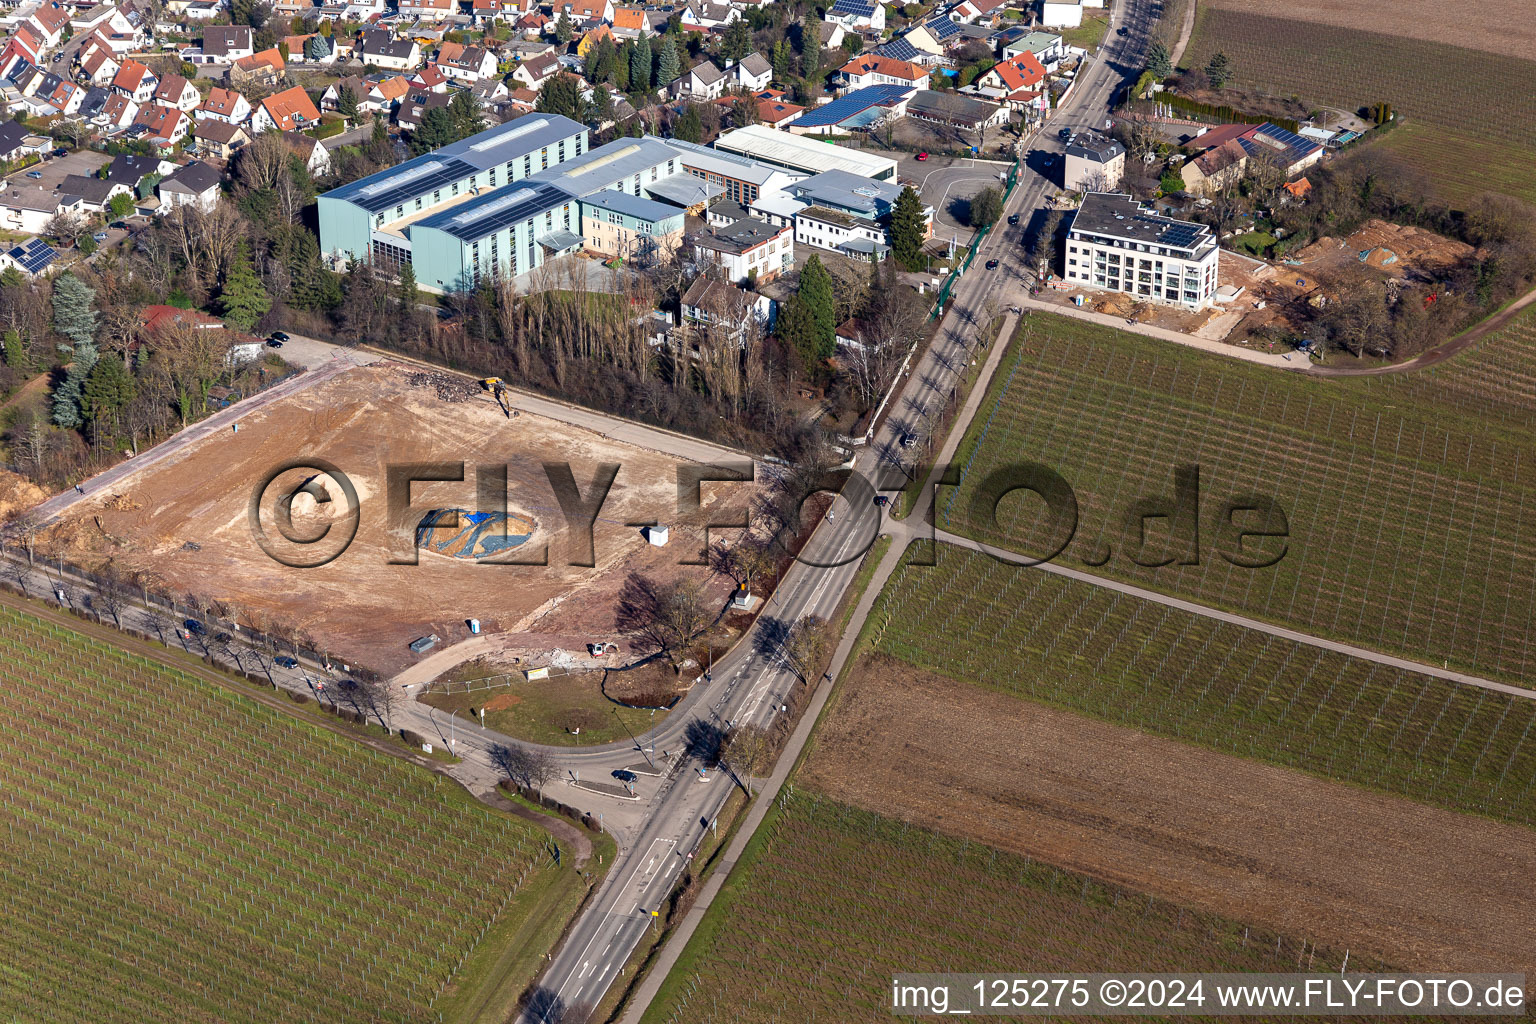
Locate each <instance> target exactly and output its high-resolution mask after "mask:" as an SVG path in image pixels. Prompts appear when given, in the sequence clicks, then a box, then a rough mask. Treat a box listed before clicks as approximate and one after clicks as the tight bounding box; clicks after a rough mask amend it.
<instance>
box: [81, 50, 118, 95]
mask: <svg viewBox="0 0 1536 1024" xmlns="http://www.w3.org/2000/svg"><path fill="white" fill-rule="evenodd" d="M83 52H85V56H84V57H83V58H82V59H81V61H80V70H81V71H82V72H84V73H85V76H86V78H87V79H89V80H90V83H91V84H92V85H99V86H102V87H104V88H105V87H108V86H111V84H112V82H113V80H114V79H115V78H117V74H118V72H119V71H121V70H122V67H123V65H122V62H121V61H119V60H118V59H117V55H116V54H114V53H113V52H112V50H111V49H110V48H108V47H106V46H93V47H91V48H90V50H89V51H83Z"/></svg>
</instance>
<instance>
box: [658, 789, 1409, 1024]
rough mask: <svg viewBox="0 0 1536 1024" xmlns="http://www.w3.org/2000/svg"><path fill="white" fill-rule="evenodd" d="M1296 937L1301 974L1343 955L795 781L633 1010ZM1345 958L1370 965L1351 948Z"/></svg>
mask: <svg viewBox="0 0 1536 1024" xmlns="http://www.w3.org/2000/svg"><path fill="white" fill-rule="evenodd" d="M1303 948H1305V949H1306V950H1307V954H1306V955H1307V956H1308V957H1309V958H1311V959H1309V961H1308V963H1309V964H1310V966H1311V969H1312V970H1315V971H1319V972H1326V971H1330V970H1338V968H1339V966H1340V962H1341V960H1342V958H1343V951H1342V950H1331V949H1314V948H1313V947H1311V946H1304V944H1303V943H1302V942H1301V941H1300V940H1293V939H1291V938H1288V937H1279V936H1276V935H1274V934H1272V933H1266V932H1263V931H1261V930H1258V929H1250V928H1246V927H1244V926H1243V925H1242V924H1241V923H1240V922H1236V921H1232V920H1228V919H1225V918H1221V917H1217V916H1215V915H1212V914H1204V913H1198V912H1194V911H1190V910H1187V909H1183V908H1180V907H1178V906H1175V905H1173V904H1170V903H1165V902H1163V901H1161V900H1156V899H1152V898H1150V897H1148V896H1143V895H1139V894H1136V893H1131V892H1127V891H1125V890H1124V889H1122V888H1120V887H1118V886H1112V885H1106V884H1104V883H1101V882H1098V881H1095V880H1093V879H1090V878H1086V877H1084V876H1082V875H1077V874H1073V873H1072V872H1068V871H1062V870H1059V869H1056V868H1053V867H1050V866H1049V865H1046V864H1041V863H1039V862H1036V861H1033V860H1031V859H1029V858H1027V857H1020V856H1017V855H1014V854H1010V853H1004V852H1002V851H999V850H996V849H993V848H992V847H989V846H984V845H982V844H980V843H974V842H967V841H966V840H964V839H955V838H951V837H948V836H944V835H941V834H939V833H936V832H932V831H929V830H927V829H923V828H918V827H915V826H912V825H908V824H905V823H903V822H900V821H896V820H894V819H892V818H887V817H883V816H881V815H878V814H873V813H870V812H868V811H862V810H858V809H856V808H853V807H850V806H848V805H846V804H842V803H838V802H836V801H833V800H830V799H827V798H825V797H823V796H821V795H820V794H818V793H817V792H816V791H814V790H812V789H809V788H806V787H797V788H796V790H795V792H794V794H793V795H792V796H786V797H784V798H782V799H781V800H780V801H779V803H778V804H777V805H776V806H775V807H774V808H773V809H772V810H770V811H769V813H768V817H767V818H766V819H765V820H764V821H763V824H762V826H761V827H760V828H759V829H758V830H757V834H756V835H755V836H754V837H753V839H752V841H751V842H750V843H749V844H748V845H747V849H746V852H745V854H744V855H743V858H742V860H741V862H740V863H739V864H738V865H737V868H736V870H735V872H733V873H732V875H731V877H730V879H728V880H727V881H726V883H725V886H724V887H723V888H722V889H721V891H720V893H719V895H718V896H717V897H716V899H715V901H714V903H713V904H712V905H711V906H710V909H709V913H708V914H707V915H706V916H705V918H704V920H703V922H702V923H701V924H700V926H699V929H698V931H697V932H695V933H694V936H693V938H692V940H691V941H690V942H689V943H688V945H687V947H685V949H684V950H683V954H682V957H681V958H680V959H679V960H678V963H677V966H676V967H675V968H674V969H673V970H672V972H671V973H670V974H669V975H668V976H667V980H666V982H665V983H664V984H663V986H662V988H661V991H660V992H659V993H658V994H657V997H656V999H655V1001H653V1002H652V1003H651V1006H650V1008H649V1010H648V1011H647V1012H646V1014H645V1016H644V1018H643V1019H644V1020H645V1021H646V1024H695V1022H696V1024H714V1022H719V1021H727V1020H729V1021H733V1022H743V1024H755V1022H764V1024H768V1022H775V1024H777V1022H784V1021H837V1022H840V1024H854V1022H862V1021H869V1022H882V1024H883V1022H888V1021H890V1020H892V1019H893V1018H892V1016H891V1010H890V1002H889V1001H890V987H891V976H892V975H893V974H896V973H899V972H906V971H986V970H994V971H1005V972H1013V973H1021V972H1026V971H1028V972H1052V971H1056V972H1072V971H1101V970H1109V969H1114V970H1123V971H1149V972H1151V971H1159V972H1160V971H1286V970H1295V969H1296V966H1295V965H1296V961H1297V957H1298V955H1299V954H1300V951H1301V950H1302V949H1303ZM1349 965H1350V969H1351V970H1352V971H1353V970H1365V971H1369V970H1372V969H1378V970H1379V969H1381V965H1379V964H1373V963H1370V962H1367V961H1366V960H1363V959H1360V958H1359V951H1358V950H1356V951H1355V952H1354V953H1353V954H1352V955H1351V956H1350V961H1349ZM896 1019H901V1018H896ZM1010 1019H1013V1018H1010ZM1023 1019H1034V1018H1023Z"/></svg>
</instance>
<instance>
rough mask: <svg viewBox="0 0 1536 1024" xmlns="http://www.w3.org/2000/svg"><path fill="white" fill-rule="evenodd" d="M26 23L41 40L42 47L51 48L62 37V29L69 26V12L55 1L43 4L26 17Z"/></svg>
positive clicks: (57, 43) (56, 44)
mask: <svg viewBox="0 0 1536 1024" xmlns="http://www.w3.org/2000/svg"><path fill="white" fill-rule="evenodd" d="M28 24H29V25H31V27H32V29H33V30H34V31H35V32H36V33H37V36H38V38H39V39H41V40H42V43H43V48H44V49H47V50H51V49H53V48H54V47H55V46H58V45H59V40H60V39H63V38H64V30H65V29H67V28H68V27H69V12H68V11H67V10H65V9H64V8H63V7H60V6H59V5H58V4H56V3H52V4H44V5H43V6H41V7H39V8H38V9H37V10H36V11H35V12H34V13H33V15H32V17H31V18H30V19H28Z"/></svg>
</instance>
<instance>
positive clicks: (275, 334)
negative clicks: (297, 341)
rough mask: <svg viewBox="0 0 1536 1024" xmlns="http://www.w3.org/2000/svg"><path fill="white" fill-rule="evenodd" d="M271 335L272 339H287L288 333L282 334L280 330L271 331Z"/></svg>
mask: <svg viewBox="0 0 1536 1024" xmlns="http://www.w3.org/2000/svg"><path fill="white" fill-rule="evenodd" d="M271 337H272V340H273V341H287V340H288V335H286V334H284V333H283V332H282V331H273V332H272V335H271Z"/></svg>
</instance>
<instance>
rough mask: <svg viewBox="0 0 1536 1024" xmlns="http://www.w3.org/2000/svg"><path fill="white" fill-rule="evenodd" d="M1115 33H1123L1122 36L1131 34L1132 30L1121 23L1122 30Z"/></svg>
mask: <svg viewBox="0 0 1536 1024" xmlns="http://www.w3.org/2000/svg"><path fill="white" fill-rule="evenodd" d="M1115 34H1116V35H1121V36H1124V35H1130V30H1129V29H1127V28H1126V27H1125V26H1124V25H1121V26H1120V30H1119V31H1118V32H1116V33H1115Z"/></svg>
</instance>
